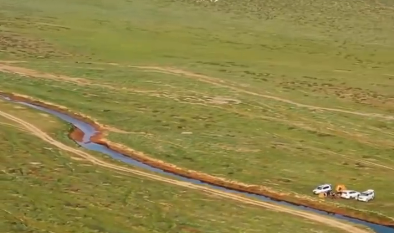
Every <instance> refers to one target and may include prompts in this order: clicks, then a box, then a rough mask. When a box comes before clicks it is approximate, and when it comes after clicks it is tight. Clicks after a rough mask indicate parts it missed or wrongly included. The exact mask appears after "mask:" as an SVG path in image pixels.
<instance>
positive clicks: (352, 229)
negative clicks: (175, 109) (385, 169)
mask: <svg viewBox="0 0 394 233" xmlns="http://www.w3.org/2000/svg"><path fill="white" fill-rule="evenodd" d="M0 116H2V117H4V118H6V119H8V120H11V121H13V122H15V123H17V124H19V125H20V126H22V127H24V128H25V129H26V130H27V131H29V132H30V133H32V134H33V135H35V136H36V137H38V138H40V139H42V140H44V141H45V142H47V143H49V144H51V145H53V146H56V147H57V148H59V149H61V150H64V151H67V152H70V153H73V154H75V155H77V156H79V157H81V158H83V159H84V160H86V161H89V162H91V163H93V164H95V165H98V166H101V167H105V168H108V169H112V170H115V171H118V172H124V173H128V174H133V175H137V176H140V177H143V178H147V179H151V180H155V181H160V182H163V183H167V184H172V185H177V186H180V187H184V188H189V189H193V190H198V191H202V192H204V193H208V194H211V195H215V196H218V197H222V198H227V199H231V200H234V201H238V202H241V203H245V204H250V205H254V206H259V207H264V208H267V209H270V210H273V211H279V212H283V213H288V214H292V215H295V216H299V217H303V218H305V219H309V220H312V221H315V222H318V223H321V224H325V225H327V226H330V227H334V228H338V229H341V230H343V231H346V232H349V233H370V231H368V230H366V229H361V228H358V227H356V226H353V225H351V224H348V223H345V222H342V221H339V220H336V219H333V218H331V217H327V216H322V215H319V214H314V213H310V212H306V211H301V210H296V209H292V208H289V207H285V206H280V205H275V204H271V203H265V202H262V201H257V200H253V199H249V198H246V197H243V196H241V195H236V194H231V193H227V192H224V191H220V190H215V189H212V188H209V187H205V186H200V185H195V184H192V183H188V182H184V181H178V180H174V179H170V178H166V177H162V176H159V175H155V174H151V173H147V172H143V171H138V170H135V169H132V168H128V167H123V166H119V165H115V164H111V163H108V162H105V161H103V160H100V159H98V158H96V157H94V156H92V155H90V154H88V153H86V152H84V151H81V150H78V149H75V148H73V147H70V146H67V145H65V144H63V143H61V142H59V141H57V140H55V139H53V138H52V137H50V136H49V135H48V134H46V133H45V132H43V131H42V130H41V129H39V128H37V127H36V126H34V125H32V124H30V123H29V122H27V121H24V120H22V119H20V118H18V117H16V116H13V115H11V114H8V113H6V112H3V111H1V110H0Z"/></svg>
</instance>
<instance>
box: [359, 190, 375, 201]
mask: <svg viewBox="0 0 394 233" xmlns="http://www.w3.org/2000/svg"><path fill="white" fill-rule="evenodd" d="M374 198H375V191H374V190H373V189H368V190H367V191H364V192H362V193H360V195H359V196H358V197H357V200H359V201H364V202H368V201H370V200H373V199H374Z"/></svg>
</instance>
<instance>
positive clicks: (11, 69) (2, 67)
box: [0, 61, 394, 120]
mask: <svg viewBox="0 0 394 233" xmlns="http://www.w3.org/2000/svg"><path fill="white" fill-rule="evenodd" d="M21 62H22V61H21ZM14 63H17V61H9V62H6V61H0V72H4V73H13V74H18V75H21V76H28V77H36V78H45V79H51V80H61V81H65V82H69V83H74V84H78V85H93V86H98V87H104V88H109V89H113V90H118V89H119V87H114V86H111V85H108V84H99V83H94V82H92V81H90V80H87V79H83V78H74V77H68V76H65V75H55V74H50V73H44V72H40V71H36V70H33V69H29V68H24V67H19V66H16V65H13V64H14ZM91 64H102V65H112V66H121V67H122V66H123V67H130V68H136V69H141V70H146V71H152V72H158V73H164V74H172V75H180V76H184V77H188V78H193V79H196V80H198V81H200V82H205V83H209V84H211V85H215V86H219V87H223V88H227V89H230V90H233V91H236V92H239V93H244V94H248V95H253V96H258V97H261V98H265V99H271V100H275V101H279V102H282V103H287V104H290V105H293V106H296V107H301V108H307V109H310V110H321V111H329V112H338V113H345V114H351V115H357V116H362V117H372V118H380V119H385V120H394V116H390V115H383V114H378V113H365V112H357V111H351V110H345V109H337V108H326V107H319V106H314V105H308V104H302V103H298V102H295V101H292V100H288V99H284V98H281V97H277V96H271V95H265V94H260V93H256V92H253V91H249V90H245V89H243V88H241V87H239V86H237V84H236V83H229V82H228V81H224V80H221V79H219V78H215V77H210V76H207V75H202V74H196V73H193V72H190V71H185V70H180V69H177V68H171V67H158V66H130V65H120V64H117V63H99V62H97V63H91ZM122 89H126V90H128V89H129V90H130V91H134V92H143V93H149V92H150V91H141V90H135V89H131V88H122Z"/></svg>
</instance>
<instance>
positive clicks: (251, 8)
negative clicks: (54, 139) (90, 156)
mask: <svg viewBox="0 0 394 233" xmlns="http://www.w3.org/2000/svg"><path fill="white" fill-rule="evenodd" d="M302 2H303V3H302ZM258 3H261V4H263V5H260V6H259V5H258ZM393 7H394V4H393V3H392V2H391V3H390V2H389V1H386V2H384V1H380V2H379V1H367V0H362V1H355V0H354V1H334V0H331V1H325V0H319V1H298V0H297V1H291V2H286V1H273V0H270V1H257V0H255V1H248V2H247V3H244V2H241V1H233V0H231V1H230V0H227V1H226V0H219V2H217V3H208V2H202V3H197V2H196V1H165V0H160V1H158V0H157V1H155V0H149V1H148V0H145V1H143V0H136V1H132V2H129V1H125V0H116V1H109V0H106V1H100V2H97V1H93V0H91V1H82V0H73V1H67V2H65V1H60V0H51V1H49V0H47V1H45V0H38V1H34V3H33V2H31V1H27V0H24V1H18V2H15V1H11V0H3V1H2V3H1V7H0V9H1V10H0V16H1V18H2V21H1V25H2V26H1V27H0V29H1V30H2V31H1V43H0V46H1V47H0V51H1V52H0V57H2V59H3V60H26V61H28V62H27V63H23V64H13V65H12V66H14V69H13V70H14V71H17V69H16V68H15V67H16V66H23V67H29V68H32V69H36V70H40V71H44V72H48V73H54V74H64V75H68V76H72V77H78V78H84V79H86V80H88V81H86V80H85V82H82V81H81V80H77V79H71V78H67V77H62V78H61V79H60V78H59V79H57V80H54V79H52V80H50V79H45V78H36V79H29V78H26V77H21V76H19V75H15V74H5V73H4V74H0V89H1V90H3V91H16V92H19V93H22V94H28V95H31V96H33V97H38V98H41V99H43V100H47V101H52V102H54V103H57V104H61V105H64V106H67V107H69V108H71V109H72V110H74V111H79V112H82V113H85V114H88V115H90V116H92V117H94V118H97V119H98V120H100V121H101V122H102V123H105V124H109V125H111V126H113V127H115V128H117V129H118V130H116V131H115V130H114V132H112V133H111V134H110V136H109V138H110V139H111V140H113V141H116V142H122V143H124V144H125V145H128V146H130V147H132V148H134V149H137V150H140V151H144V152H146V153H148V154H150V155H151V156H152V157H156V158H160V159H162V160H164V161H167V162H171V163H174V164H176V165H179V166H183V167H185V168H189V169H195V170H200V171H203V172H207V173H210V174H213V175H217V176H221V177H226V178H229V179H233V180H237V181H242V182H245V183H253V184H260V185H265V186H269V187H271V188H274V189H276V190H278V191H279V192H291V193H294V192H295V193H297V194H292V195H300V196H301V195H302V196H305V195H310V192H311V189H312V188H313V187H314V186H315V185H317V184H319V183H325V182H330V183H332V184H334V185H335V184H337V183H341V184H345V185H346V186H347V187H349V188H352V189H353V188H354V189H357V190H360V191H363V190H364V189H369V188H372V189H375V190H376V192H377V193H376V195H377V199H376V200H375V201H373V202H371V203H367V204H366V203H356V202H352V201H350V202H345V201H343V202H341V203H342V204H343V205H347V206H352V207H354V208H357V209H363V210H365V211H374V212H380V213H383V214H385V215H388V216H394V212H393V211H394V208H393V203H392V200H393V195H394V194H393V191H392V190H394V183H393V182H392V179H390V177H393V175H394V150H393V148H394V134H393V132H394V121H393V120H390V119H388V118H389V117H392V116H393V115H394V99H393V98H394V96H393V90H394V56H393V54H394V40H393V39H392V38H394V30H392V28H393V26H394V8H393ZM77 61H78V62H80V63H79V64H76V63H75V62H77ZM83 62H85V63H83ZM86 62H104V63H105V62H114V63H119V64H120V65H118V66H114V65H110V64H86ZM127 65H134V66H136V65H141V66H151V67H148V68H146V67H145V68H142V67H139V68H136V67H126V66H127ZM3 66H4V64H3ZM152 67H153V68H155V69H156V70H152V69H153V68H152ZM168 67H173V68H172V69H169V68H168ZM174 67H176V68H174ZM158 68H160V70H159V71H161V72H163V73H164V74H163V73H158V72H157V71H158ZM174 69H175V70H174ZM9 70H10V69H9V67H8V71H9ZM179 70H187V71H188V72H183V73H182V74H181V75H176V74H174V72H175V73H180V71H179ZM3 71H4V69H3ZM153 71H155V72H153ZM18 72H19V73H24V74H30V75H33V76H40V75H37V73H32V72H31V71H29V70H22V71H21V70H19V71H18ZM192 72H193V73H201V74H204V75H207V76H196V75H194V74H193V73H192ZM41 76H42V75H41ZM46 77H47V78H48V76H46ZM52 78H53V77H52ZM122 88H123V89H122ZM272 96H274V97H279V98H283V99H285V100H291V101H294V102H297V103H302V104H306V105H309V106H315V107H324V108H330V109H331V110H327V109H326V110H324V109H319V108H315V109H311V108H306V107H305V106H300V105H296V104H295V103H289V102H284V101H283V100H281V101H280V99H273V98H272ZM333 108H335V109H339V110H347V111H351V113H349V112H348V113H346V112H338V111H333ZM363 113H366V114H367V116H365V115H362V114H363ZM373 113H377V114H380V116H382V117H376V116H374V115H373ZM368 114H370V115H369V116H368ZM119 130H122V131H124V132H122V133H120V131H119ZM185 132H188V133H186V134H185ZM190 133H191V134H190Z"/></svg>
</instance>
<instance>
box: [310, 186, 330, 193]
mask: <svg viewBox="0 0 394 233" xmlns="http://www.w3.org/2000/svg"><path fill="white" fill-rule="evenodd" d="M331 191H332V187H331V184H322V185H319V186H317V187H316V188H315V189H314V190H313V191H312V192H313V194H320V193H328V192H331Z"/></svg>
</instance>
